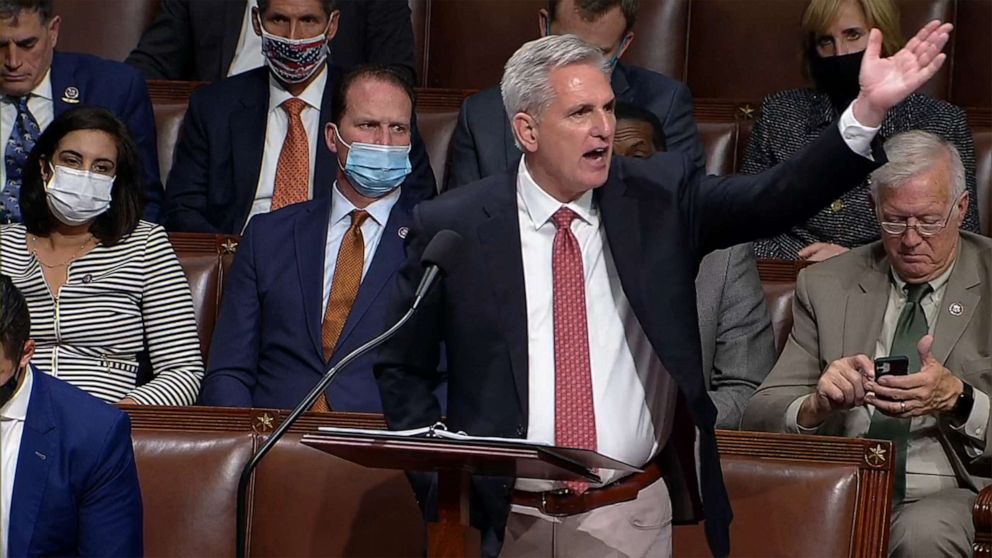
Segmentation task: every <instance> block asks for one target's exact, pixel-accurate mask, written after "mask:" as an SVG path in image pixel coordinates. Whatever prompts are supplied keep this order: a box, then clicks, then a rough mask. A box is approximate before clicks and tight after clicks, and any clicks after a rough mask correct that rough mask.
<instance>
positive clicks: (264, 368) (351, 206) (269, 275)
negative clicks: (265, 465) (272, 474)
mask: <svg viewBox="0 0 992 558" xmlns="http://www.w3.org/2000/svg"><path fill="white" fill-rule="evenodd" d="M413 106H414V90H413V86H412V85H411V84H410V83H409V81H408V80H407V79H406V76H405V75H404V74H402V73H400V72H398V71H396V70H394V69H392V68H387V67H376V66H366V67H362V68H359V69H356V70H353V71H352V72H351V73H349V74H348V75H346V76H345V77H344V78H343V79H342V80H341V81H340V83H339V85H338V90H337V91H336V92H335V95H334V106H333V114H334V117H333V120H332V122H331V123H329V124H328V125H327V128H326V129H325V130H324V134H325V140H326V143H327V147H328V149H330V150H331V152H333V153H334V154H335V156H336V157H337V163H338V173H337V180H336V182H335V183H334V187H333V188H332V193H331V195H330V196H329V197H326V198H323V199H317V200H313V201H309V202H304V203H301V204H296V205H291V206H287V207H285V208H283V209H280V210H278V211H274V212H272V213H268V214H261V215H258V216H256V217H255V218H254V219H252V220H251V222H250V223H249V224H248V228H247V229H246V231H245V235H244V237H243V238H242V240H241V244H240V245H239V246H238V252H237V256H236V257H235V260H234V265H233V267H232V269H231V275H230V277H229V278H228V279H227V283H226V285H225V287H224V300H223V302H222V305H221V310H220V315H219V317H218V319H217V326H216V329H215V330H214V338H213V344H212V345H211V351H210V358H209V364H208V368H207V375H206V378H204V381H203V388H202V396H201V399H202V402H203V403H204V404H206V405H214V406H223V407H273V408H277V409H291V408H293V407H295V406H296V405H297V404H298V403H299V402H300V401H301V400H302V399H303V398H304V396H305V395H306V394H307V393H308V392H309V391H310V390H311V389H312V388H313V387H314V385H316V383H317V382H318V381H320V378H321V376H323V375H324V372H325V370H327V369H328V368H329V367H330V366H331V365H332V364H334V363H336V362H337V361H339V360H340V359H341V357H342V356H344V355H346V354H348V353H350V352H351V351H352V350H354V349H356V348H357V347H359V346H361V345H362V344H364V343H365V342H366V341H368V340H369V339H372V338H373V337H375V336H376V335H378V334H379V333H381V332H382V331H383V330H384V329H386V326H387V325H388V324H387V323H386V313H387V309H388V308H389V307H390V305H391V302H392V297H393V295H394V293H393V290H392V289H391V288H389V287H388V285H389V284H390V283H391V281H392V280H393V278H394V276H395V274H396V272H397V270H398V269H399V268H400V266H401V265H402V264H403V261H404V260H405V258H406V252H405V250H404V247H403V237H404V236H405V235H406V231H407V230H408V227H409V225H410V222H411V210H412V207H413V205H414V204H415V203H416V201H417V196H416V195H415V194H416V193H417V191H418V189H420V188H419V187H421V186H422V187H429V185H426V184H421V185H411V184H410V181H411V180H414V179H412V178H408V176H409V175H410V169H411V165H410V158H409V153H410V145H411V119H412V116H413ZM421 191H422V190H421ZM404 302H407V301H404ZM374 357H375V354H374V353H371V354H369V355H366V356H365V357H363V358H361V359H359V360H357V361H356V362H354V363H353V364H352V365H350V366H348V367H347V368H346V369H344V370H342V371H341V373H340V374H339V375H338V376H337V378H336V379H335V381H334V384H333V385H332V386H331V387H330V388H328V389H327V391H326V392H325V393H324V395H323V396H322V397H320V398H319V399H318V400H317V402H316V403H315V404H314V407H313V410H315V411H328V410H332V409H333V410H335V411H352V412H381V409H382V405H381V404H380V402H379V393H378V390H377V389H376V386H375V381H374V379H373V377H372V363H373V360H374Z"/></svg>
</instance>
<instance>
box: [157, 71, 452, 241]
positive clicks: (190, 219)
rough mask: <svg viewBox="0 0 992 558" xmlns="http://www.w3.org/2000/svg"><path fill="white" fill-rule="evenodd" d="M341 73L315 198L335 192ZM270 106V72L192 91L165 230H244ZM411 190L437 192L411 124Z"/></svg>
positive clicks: (325, 118)
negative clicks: (335, 118)
mask: <svg viewBox="0 0 992 558" xmlns="http://www.w3.org/2000/svg"><path fill="white" fill-rule="evenodd" d="M340 77H341V72H340V70H339V69H337V68H336V67H334V66H329V67H328V74H327V85H326V86H325V88H324V96H323V99H322V101H321V105H320V133H319V134H318V136H317V141H318V142H319V145H317V157H316V159H317V160H316V161H315V162H314V179H313V190H314V192H313V197H314V199H324V198H329V197H330V192H331V187H332V185H333V183H334V178H335V177H336V176H337V172H338V164H337V156H336V155H335V154H334V153H331V152H330V150H328V149H327V146H326V145H324V128H325V127H326V126H327V123H328V122H331V120H332V115H331V101H332V99H333V97H334V89H335V87H336V84H337V80H338V79H340ZM268 110H269V70H268V68H265V67H262V68H256V69H254V70H251V71H248V72H245V73H243V74H238V75H236V76H232V77H229V78H227V79H223V80H220V81H218V82H216V83H213V84H211V85H209V86H207V87H204V88H203V89H200V90H198V91H196V92H195V93H193V95H192V97H191V98H190V101H189V109H188V110H187V111H186V117H185V120H184V121H183V126H182V130H181V131H180V133H179V140H178V141H177V142H176V153H175V161H174V163H173V166H172V171H171V172H170V173H169V180H168V186H167V187H166V202H165V216H164V223H165V228H166V229H168V230H170V231H184V232H204V233H214V234H217V233H223V234H241V231H242V230H243V229H244V226H245V221H246V220H247V218H248V213H249V211H251V204H252V201H254V199H255V191H256V189H257V186H258V176H259V174H260V173H261V171H262V153H263V151H264V149H265V127H266V119H267V116H268V114H267V113H268ZM410 163H411V164H412V165H413V172H412V173H411V175H410V178H411V180H408V181H407V184H411V185H412V186H410V189H411V190H412V191H410V192H405V194H410V195H412V196H414V197H416V198H419V199H426V198H428V197H432V196H433V195H434V193H435V188H436V186H435V182H434V172H433V171H432V170H431V167H430V163H429V161H428V159H427V151H426V150H425V149H424V143H423V141H421V139H420V136H419V134H418V133H417V131H416V127H414V134H413V147H412V150H411V151H410Z"/></svg>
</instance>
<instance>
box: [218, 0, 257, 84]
mask: <svg viewBox="0 0 992 558" xmlns="http://www.w3.org/2000/svg"><path fill="white" fill-rule="evenodd" d="M257 7H258V0H248V1H247V2H245V17H244V19H242V20H241V35H240V37H239V38H238V46H237V48H235V49H234V59H233V60H231V66H230V67H229V68H228V70H227V76H228V77H230V76H233V75H235V74H240V73H242V72H247V71H248V70H254V69H255V68H258V67H260V66H263V65H264V64H265V57H264V56H262V38H261V37H259V36H258V35H256V34H255V28H254V26H252V23H251V9H252V8H257Z"/></svg>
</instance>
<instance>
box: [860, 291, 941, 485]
mask: <svg viewBox="0 0 992 558" xmlns="http://www.w3.org/2000/svg"><path fill="white" fill-rule="evenodd" d="M904 290H905V291H906V305H905V306H903V308H902V313H901V314H899V321H898V322H896V331H895V333H894V334H893V335H892V344H891V347H890V349H889V356H906V357H909V372H910V373H911V374H912V373H914V372H918V371H919V370H920V354H919V351H917V350H916V345H917V343H919V342H920V338H922V337H923V336H924V335H926V334H927V333H928V332H929V326H928V325H927V316H926V314H925V313H924V312H923V305H922V304H921V302H922V301H923V297H925V296H927V295H928V294H930V292H931V291H933V288H931V287H930V284H929V283H923V284H922V285H909V284H907V285H906V286H905V287H904ZM910 422H911V420H910V419H901V418H894V417H890V416H888V415H886V414H885V413H882V412H881V411H879V410H878V409H875V412H874V413H873V414H872V418H871V426H870V427H869V428H868V433H867V434H866V435H865V437H867V438H877V439H882V440H892V445H893V447H894V448H895V451H896V478H895V486H894V488H893V495H892V496H893V499H894V500H895V501H896V502H897V503H898V502H901V501H902V500H903V498H905V497H906V449H907V446H908V445H909V426H910Z"/></svg>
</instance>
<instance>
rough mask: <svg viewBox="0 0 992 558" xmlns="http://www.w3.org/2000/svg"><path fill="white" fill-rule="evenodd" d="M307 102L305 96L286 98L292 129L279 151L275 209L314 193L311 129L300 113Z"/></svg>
mask: <svg viewBox="0 0 992 558" xmlns="http://www.w3.org/2000/svg"><path fill="white" fill-rule="evenodd" d="M306 106H307V104H306V103H305V102H304V101H303V100H302V99H297V98H296V97H293V98H292V99H286V101H285V102H284V103H283V104H282V109H283V110H284V111H286V114H287V115H288V116H289V129H288V130H286V141H285V143H283V144H282V151H280V152H279V164H278V165H277V166H276V182H275V186H274V188H273V191H272V211H275V210H277V209H279V208H280V207H286V206H287V205H292V204H294V203H300V202H304V201H307V199H308V198H309V197H310V196H309V194H310V192H309V182H310V144H309V143H308V142H307V131H306V129H304V128H303V119H302V118H300V113H302V112H303V109H304V108H306Z"/></svg>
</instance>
